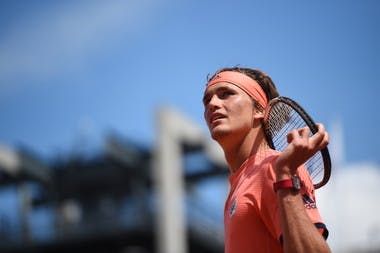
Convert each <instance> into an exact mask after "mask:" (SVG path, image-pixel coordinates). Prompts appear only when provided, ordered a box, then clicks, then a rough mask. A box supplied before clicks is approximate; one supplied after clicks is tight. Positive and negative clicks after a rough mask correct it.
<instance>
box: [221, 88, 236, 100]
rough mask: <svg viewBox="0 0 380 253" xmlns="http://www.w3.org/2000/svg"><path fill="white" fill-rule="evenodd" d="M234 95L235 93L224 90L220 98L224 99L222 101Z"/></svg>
mask: <svg viewBox="0 0 380 253" xmlns="http://www.w3.org/2000/svg"><path fill="white" fill-rule="evenodd" d="M231 95H233V92H232V91H229V90H223V91H221V93H220V94H219V97H220V98H222V99H225V98H228V97H229V96H231Z"/></svg>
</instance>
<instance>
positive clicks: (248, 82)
mask: <svg viewBox="0 0 380 253" xmlns="http://www.w3.org/2000/svg"><path fill="white" fill-rule="evenodd" d="M220 82H228V83H232V84H234V85H236V86H237V87H239V88H240V89H242V90H244V91H245V92H246V93H248V95H249V96H251V97H252V98H253V99H254V100H256V101H257V102H258V103H259V104H260V105H261V106H262V107H263V108H265V107H266V105H267V103H268V100H267V97H266V95H265V92H264V90H263V89H262V88H261V86H260V85H259V84H258V83H257V82H256V81H255V80H253V79H252V78H250V77H249V76H247V75H245V74H243V73H240V72H236V71H223V72H220V73H218V74H216V75H215V76H214V78H213V79H211V80H210V81H209V82H208V84H207V87H210V86H211V85H214V84H216V83H220Z"/></svg>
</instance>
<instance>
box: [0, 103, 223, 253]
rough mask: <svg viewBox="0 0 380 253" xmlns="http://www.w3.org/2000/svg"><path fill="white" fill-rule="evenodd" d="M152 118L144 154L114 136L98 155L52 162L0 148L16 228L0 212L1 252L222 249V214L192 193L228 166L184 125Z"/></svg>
mask: <svg viewBox="0 0 380 253" xmlns="http://www.w3.org/2000/svg"><path fill="white" fill-rule="evenodd" d="M158 115H159V117H158V120H157V121H158V132H157V135H158V141H157V146H156V147H154V148H151V149H149V148H145V147H143V146H141V145H138V144H137V143H135V142H133V141H128V140H125V139H124V138H123V137H121V136H120V135H117V134H110V135H109V136H108V137H106V140H105V147H104V148H103V150H102V151H100V152H97V153H96V154H91V155H90V156H87V155H83V154H74V155H71V156H69V157H68V158H57V159H53V161H50V162H45V161H42V159H40V158H39V157H38V156H37V155H35V154H33V153H32V152H31V151H29V150H26V149H18V150H12V149H10V148H8V147H0V173H1V177H0V178H1V181H0V187H1V188H2V189H4V188H15V189H16V190H17V194H16V195H15V196H17V198H18V203H19V204H18V209H19V210H15V211H16V214H15V216H16V220H17V221H16V222H12V221H11V219H10V217H8V216H9V214H0V215H1V217H0V218H1V219H0V238H1V240H0V252H10V253H11V252H14V253H16V252H17V253H18V252H20V253H21V252H25V253H27V252H99V253H100V252H107V253H109V252H123V253H147V252H160V253H164V252H165V253H170V252H172V253H180V252H183V253H185V252H204V253H218V252H223V224H222V220H221V219H220V218H219V219H218V218H217V217H221V212H222V211H221V210H218V212H220V215H219V216H218V215H216V214H215V211H213V209H212V208H210V204H209V203H207V201H201V200H199V199H198V198H197V197H196V196H195V195H196V194H194V193H193V192H194V189H195V188H196V186H197V184H199V183H201V182H202V181H205V180H208V179H210V178H215V177H223V178H224V177H225V174H226V173H227V170H226V167H225V166H224V165H223V164H222V163H218V162H217V161H218V159H217V156H215V155H210V154H212V152H215V151H213V148H212V146H213V145H212V144H211V145H209V143H211V142H210V141H209V140H208V138H206V137H205V136H203V135H202V133H201V131H200V130H199V129H198V128H197V127H196V126H195V125H192V124H191V122H190V121H187V120H186V119H184V118H183V117H181V116H180V115H179V114H178V113H176V112H174V111H172V110H170V109H162V110H160V112H159V113H158ZM216 153H218V152H217V151H216ZM207 154H208V155H207ZM210 157H211V158H210ZM212 157H214V159H213V158H212ZM215 157H216V158H215ZM219 160H220V159H219ZM218 209H219V207H218ZM184 214H185V215H184ZM38 220H39V221H40V222H38Z"/></svg>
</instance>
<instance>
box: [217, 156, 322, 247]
mask: <svg viewBox="0 0 380 253" xmlns="http://www.w3.org/2000/svg"><path fill="white" fill-rule="evenodd" d="M278 155H279V153H278V152H277V151H275V150H270V149H268V150H265V151H263V152H261V153H258V154H256V155H254V156H251V157H249V158H248V159H247V160H246V161H245V162H244V163H243V164H242V165H241V167H240V168H239V170H238V171H237V172H235V173H232V174H231V175H230V178H229V180H230V185H231V189H230V194H229V196H228V198H227V200H226V204H225V208H224V225H225V253H277V252H279V253H280V252H283V251H282V246H281V243H280V237H281V235H282V231H281V221H280V214H279V207H278V199H277V194H276V193H275V192H274V190H273V183H274V182H275V180H276V177H275V173H274V161H275V159H276V158H277V157H278ZM298 176H299V178H300V181H301V182H302V184H303V185H302V189H301V192H300V194H302V196H303V199H304V203H305V210H306V212H307V214H308V216H309V217H310V219H311V221H312V222H313V223H315V224H316V225H318V227H322V228H325V227H324V225H323V223H322V220H321V217H320V215H319V212H318V209H317V208H316V205H315V196H314V187H313V184H312V182H311V179H310V177H309V174H308V173H307V171H306V168H304V167H301V168H300V169H299V170H298ZM324 232H327V230H325V231H324Z"/></svg>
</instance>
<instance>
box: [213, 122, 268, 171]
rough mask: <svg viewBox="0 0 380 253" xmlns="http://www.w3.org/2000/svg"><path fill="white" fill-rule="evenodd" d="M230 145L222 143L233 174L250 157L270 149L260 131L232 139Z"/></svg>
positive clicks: (256, 130)
mask: <svg viewBox="0 0 380 253" xmlns="http://www.w3.org/2000/svg"><path fill="white" fill-rule="evenodd" d="M232 139H233V140H232V141H229V142H228V143H220V145H221V146H222V148H223V151H224V156H225V158H226V161H227V163H228V166H229V168H230V171H231V173H234V172H236V171H237V170H238V169H239V168H240V166H241V165H242V164H243V163H244V161H246V160H247V159H248V158H249V157H250V156H252V155H255V154H256V153H258V152H260V151H261V150H263V149H267V148H268V144H267V143H266V141H265V137H264V134H263V132H262V130H261V128H260V129H254V130H252V131H250V132H249V133H248V134H247V135H246V136H244V137H243V138H240V139H239V138H236V136H235V138H232Z"/></svg>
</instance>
